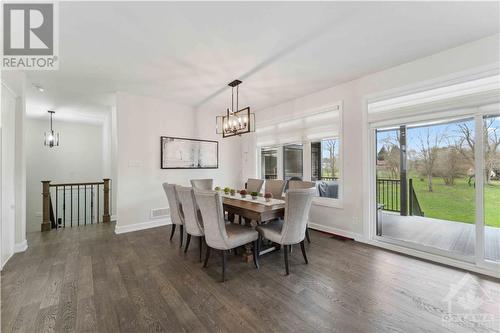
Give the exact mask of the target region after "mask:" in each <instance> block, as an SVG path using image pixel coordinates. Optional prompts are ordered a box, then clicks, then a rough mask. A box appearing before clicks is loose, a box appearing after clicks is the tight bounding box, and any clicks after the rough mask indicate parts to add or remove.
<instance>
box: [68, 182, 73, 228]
mask: <svg viewBox="0 0 500 333" xmlns="http://www.w3.org/2000/svg"><path fill="white" fill-rule="evenodd" d="M69 191H70V195H69V198H70V199H71V200H70V202H71V204H70V206H69V209H70V211H71V213H70V214H69V216H70V221H71V226H73V185H71V186H70V187H69Z"/></svg>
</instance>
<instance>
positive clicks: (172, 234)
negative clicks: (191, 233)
mask: <svg viewBox="0 0 500 333" xmlns="http://www.w3.org/2000/svg"><path fill="white" fill-rule="evenodd" d="M175 226H176V224H172V231H170V240H172V237H174V233H175Z"/></svg>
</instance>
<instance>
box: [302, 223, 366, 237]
mask: <svg viewBox="0 0 500 333" xmlns="http://www.w3.org/2000/svg"><path fill="white" fill-rule="evenodd" d="M308 227H309V228H310V229H313V230H318V231H323V232H327V233H330V234H335V235H339V236H342V237H346V238H352V239H354V240H355V241H358V240H359V241H362V240H361V239H363V235H361V234H358V233H357V232H352V231H347V230H342V229H338V228H335V227H329V226H325V225H321V224H317V223H314V222H309V223H308Z"/></svg>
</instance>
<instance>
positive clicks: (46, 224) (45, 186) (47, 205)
mask: <svg viewBox="0 0 500 333" xmlns="http://www.w3.org/2000/svg"><path fill="white" fill-rule="evenodd" d="M96 185H97V192H96V193H97V215H93V212H94V211H95V210H94V208H93V207H94V196H93V194H92V193H94V192H93V191H94V186H96ZM100 185H102V190H103V192H102V193H103V198H102V202H103V210H102V222H103V223H109V222H111V215H110V200H109V198H110V192H111V187H110V185H111V180H110V179H109V178H104V179H103V181H102V182H85V183H59V184H51V183H50V180H44V181H42V207H43V210H42V225H41V230H42V231H49V230H51V223H50V222H51V221H50V212H51V198H50V189H51V188H52V187H55V188H56V201H55V202H56V220H57V213H58V209H57V204H58V200H57V193H58V188H59V187H62V188H63V190H64V191H65V192H64V193H63V196H64V198H63V199H64V200H63V202H62V207H63V219H62V220H63V223H64V226H65V217H66V214H65V213H64V212H65V209H66V203H65V201H66V188H69V196H70V198H71V200H70V202H71V206H70V207H71V208H70V221H71V226H72V225H73V187H76V188H77V193H76V194H77V196H76V197H77V198H78V199H77V201H78V207H77V219H76V220H77V222H78V225H80V208H79V207H80V187H83V188H84V192H85V193H84V199H85V204H84V212H85V214H84V219H83V220H84V224H86V223H87V221H88V220H87V208H86V205H87V203H86V202H87V194H86V193H87V192H86V191H87V186H89V187H90V191H91V196H90V199H91V200H90V212H91V215H90V223H93V221H97V223H99V213H100V209H99V201H100V200H99V186H100ZM94 216H96V217H97V218H96V220H94V218H93V217H94ZM58 223H59V221H56V224H58Z"/></svg>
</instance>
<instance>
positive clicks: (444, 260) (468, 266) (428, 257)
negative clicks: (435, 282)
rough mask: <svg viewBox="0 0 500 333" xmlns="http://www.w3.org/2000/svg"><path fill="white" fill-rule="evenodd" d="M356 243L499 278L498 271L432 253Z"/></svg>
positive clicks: (376, 243) (373, 243)
mask: <svg viewBox="0 0 500 333" xmlns="http://www.w3.org/2000/svg"><path fill="white" fill-rule="evenodd" d="M357 241H359V242H362V243H365V244H369V245H373V246H376V247H380V248H383V249H387V250H391V251H395V252H399V253H403V254H407V255H410V256H412V257H416V258H420V259H425V260H430V261H434V262H437V263H440V264H444V265H448V266H452V267H457V268H461V269H465V270H468V271H472V272H476V273H480V274H485V275H488V276H492V277H496V278H500V272H499V271H498V270H495V269H494V268H493V267H492V268H491V269H489V267H486V266H484V267H483V266H478V265H474V264H471V263H468V262H463V261H460V260H456V259H451V258H448V257H443V256H440V255H436V254H433V253H429V252H424V251H419V250H415V249H412V248H408V247H403V246H399V245H395V244H390V243H386V242H382V241H378V240H369V239H364V238H363V239H359V240H357Z"/></svg>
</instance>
